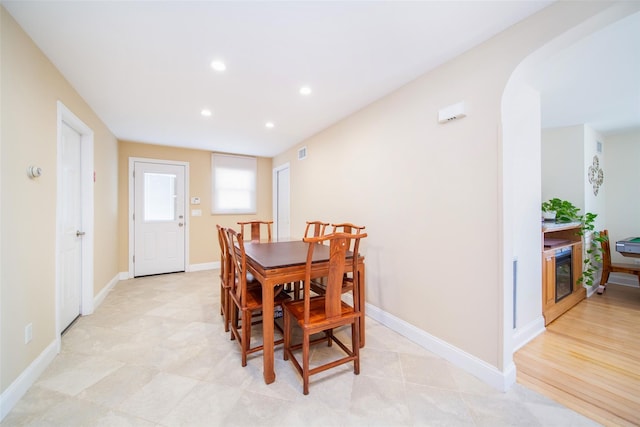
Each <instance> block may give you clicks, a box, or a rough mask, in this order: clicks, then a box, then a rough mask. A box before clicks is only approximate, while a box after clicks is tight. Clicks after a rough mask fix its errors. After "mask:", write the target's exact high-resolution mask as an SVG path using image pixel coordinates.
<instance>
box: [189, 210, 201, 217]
mask: <svg viewBox="0 0 640 427" xmlns="http://www.w3.org/2000/svg"><path fill="white" fill-rule="evenodd" d="M191 216H202V210H201V209H191Z"/></svg>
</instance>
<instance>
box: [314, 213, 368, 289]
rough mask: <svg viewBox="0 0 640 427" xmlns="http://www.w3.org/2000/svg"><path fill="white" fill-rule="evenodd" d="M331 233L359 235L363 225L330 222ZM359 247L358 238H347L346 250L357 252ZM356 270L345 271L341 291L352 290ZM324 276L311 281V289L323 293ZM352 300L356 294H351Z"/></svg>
mask: <svg viewBox="0 0 640 427" xmlns="http://www.w3.org/2000/svg"><path fill="white" fill-rule="evenodd" d="M331 227H332V228H333V229H332V233H347V234H354V235H359V234H361V233H362V230H364V229H365V228H366V227H365V226H360V225H354V224H351V223H348V222H344V223H340V224H331ZM359 249H360V239H349V240H348V241H347V250H348V251H351V252H352V253H354V254H357V253H358V250H359ZM356 274H357V273H356V270H354V271H353V272H351V273H345V274H344V277H343V282H342V293H343V294H344V293H347V292H352V291H353V289H354V286H353V277H354V275H356ZM326 281H327V280H326V278H320V279H316V280H312V281H311V290H312V291H313V292H315V293H317V294H319V295H324V294H325V293H326ZM353 298H354V301H357V298H356V295H353Z"/></svg>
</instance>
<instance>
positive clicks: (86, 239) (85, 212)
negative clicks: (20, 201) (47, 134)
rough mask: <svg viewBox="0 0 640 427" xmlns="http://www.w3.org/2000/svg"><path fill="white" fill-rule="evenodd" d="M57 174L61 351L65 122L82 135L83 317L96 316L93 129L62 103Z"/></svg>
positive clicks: (57, 297)
mask: <svg viewBox="0 0 640 427" xmlns="http://www.w3.org/2000/svg"><path fill="white" fill-rule="evenodd" d="M57 112H58V118H57V148H56V149H57V154H56V156H57V158H56V162H57V165H56V166H57V173H56V180H57V183H56V191H57V193H56V292H55V298H56V302H55V307H56V340H57V346H58V352H59V351H60V344H61V334H62V327H61V321H60V311H61V307H60V298H61V295H62V280H61V277H60V275H61V268H60V248H61V247H62V234H61V232H62V203H61V195H62V123H63V122H65V123H66V124H67V125H69V126H70V127H71V128H72V129H74V130H75V131H76V132H78V133H79V134H80V193H81V197H82V202H81V207H80V209H81V211H82V212H81V218H82V231H84V232H85V235H84V236H83V237H82V279H81V280H82V285H81V287H80V292H81V295H80V314H81V315H83V316H85V315H88V314H92V313H93V309H94V295H93V293H94V290H93V263H94V253H93V245H94V215H93V213H94V206H93V200H94V196H93V192H94V187H93V185H94V165H93V130H92V129H91V128H90V127H89V126H87V125H86V124H85V123H84V122H83V121H82V120H80V119H79V118H78V117H77V116H76V115H75V114H73V113H72V112H71V110H69V109H68V108H67V107H66V106H65V105H64V104H63V103H62V102H60V101H57Z"/></svg>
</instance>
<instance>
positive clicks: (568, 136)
mask: <svg viewBox="0 0 640 427" xmlns="http://www.w3.org/2000/svg"><path fill="white" fill-rule="evenodd" d="M584 138H585V129H584V125H578V126H571V127H564V128H555V129H544V130H543V131H542V201H546V200H549V199H552V198H554V197H557V198H559V199H562V200H567V201H570V202H571V203H573V204H574V205H575V206H577V207H578V208H580V210H581V211H582V212H584V205H585V197H584V195H585V184H584V182H585V177H584V170H585V166H584V159H585V153H584V151H585V139H584Z"/></svg>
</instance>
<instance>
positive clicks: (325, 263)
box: [244, 240, 365, 384]
mask: <svg viewBox="0 0 640 427" xmlns="http://www.w3.org/2000/svg"><path fill="white" fill-rule="evenodd" d="M308 248H309V244H308V243H305V242H303V241H302V240H292V241H284V242H283V241H278V242H268V243H256V242H251V243H249V242H245V244H244V249H245V252H246V257H247V270H248V271H249V272H250V273H251V274H252V275H253V276H254V277H255V278H256V280H258V282H260V284H261V286H262V302H263V303H262V318H263V319H273V314H274V313H273V311H274V306H273V298H274V289H275V287H276V286H278V285H282V284H285V283H291V282H298V281H303V280H304V276H305V269H306V262H307V251H308ZM347 255H348V256H350V257H352V256H353V254H349V253H348V254H347ZM345 267H346V271H347V272H351V271H352V263H351V262H348V263H346V266H345ZM328 272H329V247H328V246H324V245H321V244H318V245H317V247H316V248H314V250H313V263H312V266H311V278H312V279H313V278H317V277H325V276H327V275H328ZM354 274H358V279H359V280H357V283H358V284H359V286H358V287H357V289H354V292H353V295H354V297H353V304H354V307H356V308H359V309H360V310H361V311H362V316H360V347H364V343H365V334H364V331H365V328H364V322H365V316H364V306H365V304H364V301H365V299H364V298H365V297H364V283H365V280H364V257H363V256H358V263H357V272H355V273H354ZM273 329H274V325H273V322H268V321H263V322H262V335H263V345H264V349H263V355H262V360H263V375H264V382H265V383H267V384H270V383H272V382H274V381H275V379H276V373H275V369H274V345H273V341H274V330H273Z"/></svg>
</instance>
